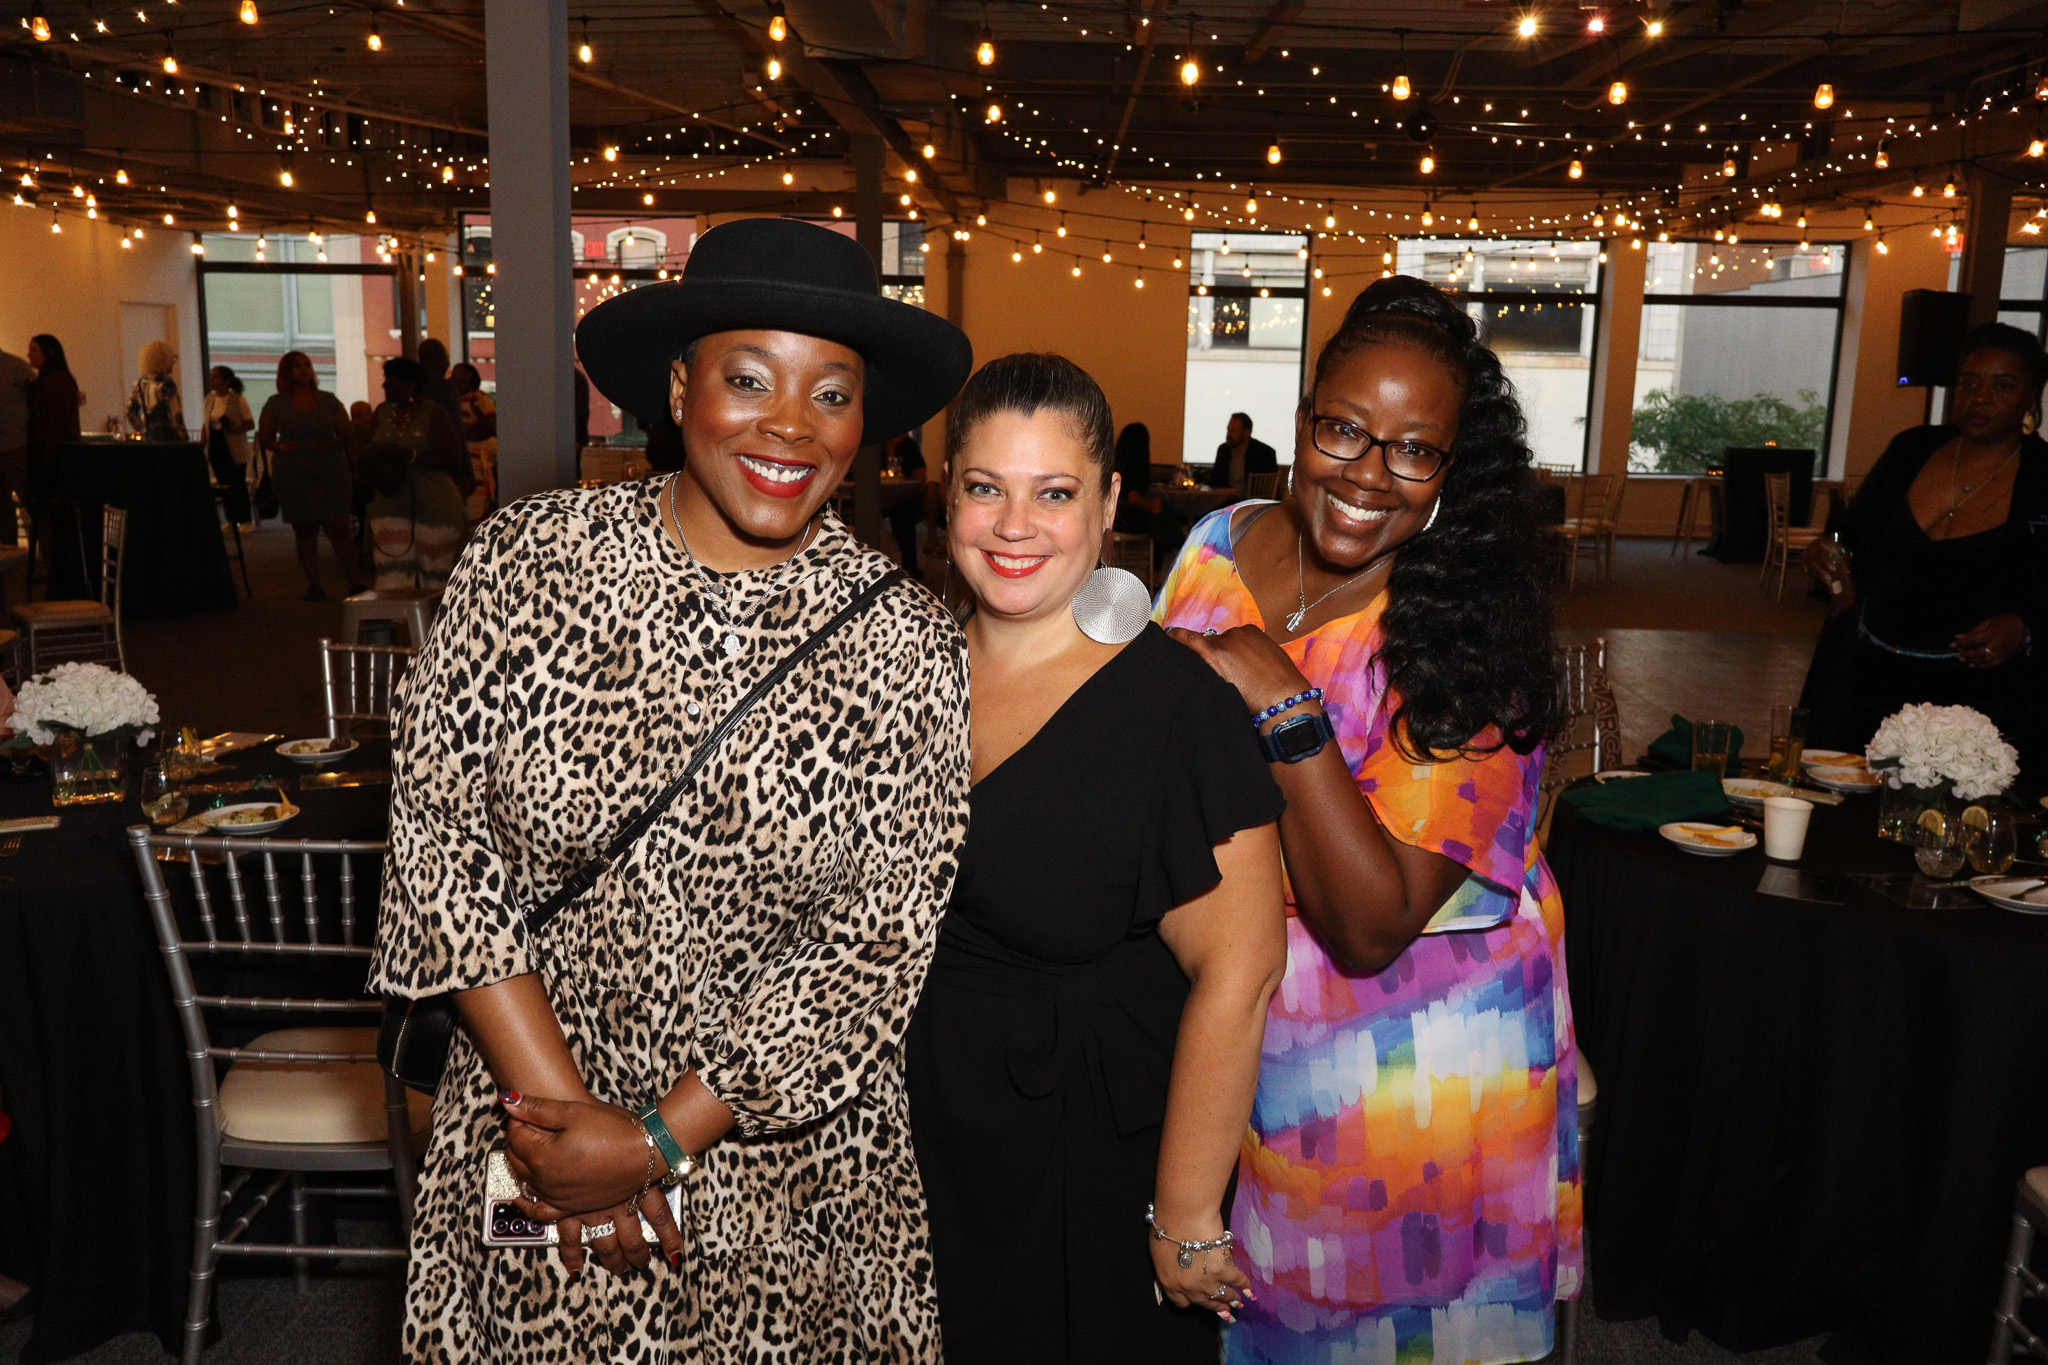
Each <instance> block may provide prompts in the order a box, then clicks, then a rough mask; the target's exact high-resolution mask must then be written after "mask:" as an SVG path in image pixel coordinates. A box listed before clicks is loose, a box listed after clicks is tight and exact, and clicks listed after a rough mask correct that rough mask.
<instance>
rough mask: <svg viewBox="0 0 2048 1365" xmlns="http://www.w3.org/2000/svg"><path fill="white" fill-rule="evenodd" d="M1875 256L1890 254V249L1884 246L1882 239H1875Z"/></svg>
mask: <svg viewBox="0 0 2048 1365" xmlns="http://www.w3.org/2000/svg"><path fill="white" fill-rule="evenodd" d="M1877 254H1878V255H1880V256H1889V255H1891V254H1892V249H1891V248H1890V247H1888V246H1886V245H1885V244H1884V238H1882V237H1880V238H1878V239H1877Z"/></svg>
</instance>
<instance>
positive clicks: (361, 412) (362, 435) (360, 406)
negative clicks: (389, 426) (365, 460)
mask: <svg viewBox="0 0 2048 1365" xmlns="http://www.w3.org/2000/svg"><path fill="white" fill-rule="evenodd" d="M376 425H377V410H376V409H375V408H373V407H371V406H370V405H369V404H368V403H367V402H365V401H364V400H362V399H360V398H358V399H357V400H356V401H355V402H353V403H350V404H349V405H348V439H349V446H350V448H351V449H354V450H368V449H369V448H370V432H371V430H372V429H373V428H375V427H376Z"/></svg>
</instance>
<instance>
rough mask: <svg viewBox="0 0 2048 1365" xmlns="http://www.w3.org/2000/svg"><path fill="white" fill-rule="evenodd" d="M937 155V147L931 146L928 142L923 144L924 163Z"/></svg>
mask: <svg viewBox="0 0 2048 1365" xmlns="http://www.w3.org/2000/svg"><path fill="white" fill-rule="evenodd" d="M938 154H939V149H938V148H937V147H935V146H933V145H932V144H931V143H929V142H927V143H925V144H924V159H925V160H926V161H930V160H931V159H932V158H933V157H935V156H937V155H938Z"/></svg>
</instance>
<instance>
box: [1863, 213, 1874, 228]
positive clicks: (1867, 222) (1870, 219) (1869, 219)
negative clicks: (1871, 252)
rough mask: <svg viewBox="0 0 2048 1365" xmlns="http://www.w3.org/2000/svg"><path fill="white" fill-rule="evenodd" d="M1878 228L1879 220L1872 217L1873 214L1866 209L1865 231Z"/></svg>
mask: <svg viewBox="0 0 2048 1365" xmlns="http://www.w3.org/2000/svg"><path fill="white" fill-rule="evenodd" d="M1876 228H1877V220H1876V219H1875V218H1873V217H1871V216H1870V214H1869V212H1868V211H1867V210H1866V211H1865V212H1864V214H1863V230H1864V231H1865V232H1871V231H1875V230H1876Z"/></svg>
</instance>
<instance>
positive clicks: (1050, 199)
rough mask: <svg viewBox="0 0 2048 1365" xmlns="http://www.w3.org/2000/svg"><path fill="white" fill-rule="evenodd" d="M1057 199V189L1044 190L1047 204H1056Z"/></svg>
mask: <svg viewBox="0 0 2048 1365" xmlns="http://www.w3.org/2000/svg"><path fill="white" fill-rule="evenodd" d="M1059 201H1060V192H1059V191H1058V190H1047V191H1046V192H1045V202H1046V203H1048V204H1057V203H1058V202H1059Z"/></svg>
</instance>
